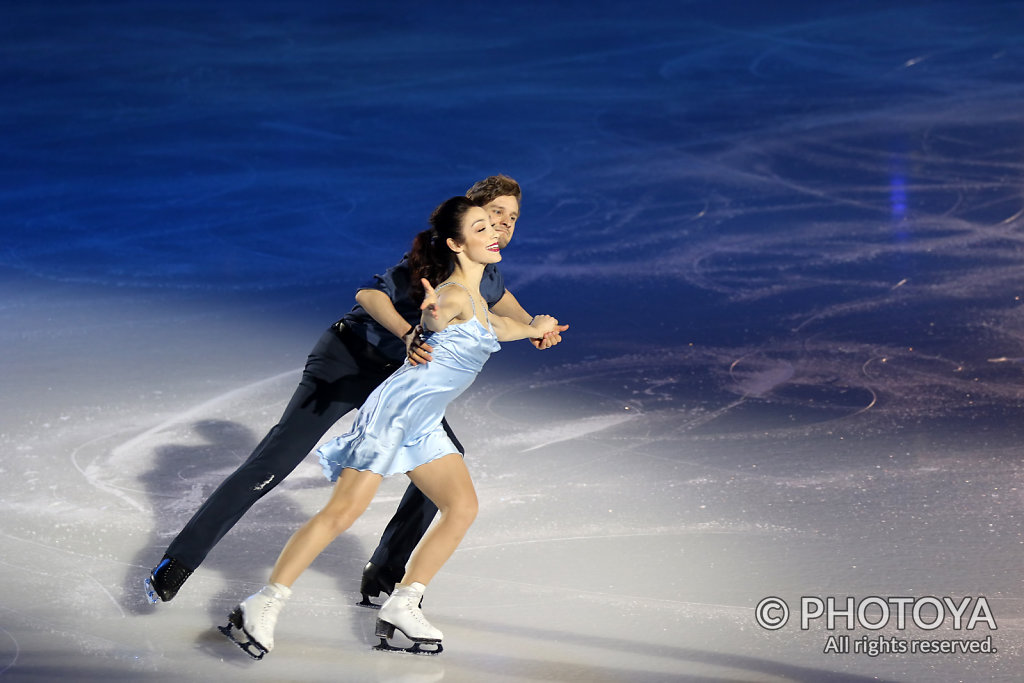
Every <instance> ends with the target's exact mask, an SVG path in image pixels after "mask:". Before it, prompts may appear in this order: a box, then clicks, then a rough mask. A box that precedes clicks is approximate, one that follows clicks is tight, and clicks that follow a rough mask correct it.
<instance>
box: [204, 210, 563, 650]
mask: <svg viewBox="0 0 1024 683" xmlns="http://www.w3.org/2000/svg"><path fill="white" fill-rule="evenodd" d="M430 224H431V226H432V227H431V229H430V230H425V231H424V232H421V233H420V234H418V235H417V236H416V239H415V241H414V242H413V247H412V251H411V252H410V256H409V259H410V270H411V272H412V277H413V283H414V285H415V284H416V283H417V282H418V283H419V285H420V286H421V287H422V292H423V304H422V305H421V307H420V308H421V310H422V314H421V324H422V326H423V328H424V330H425V331H428V332H429V338H428V342H429V343H430V344H431V345H433V347H434V351H433V360H432V361H431V362H430V363H427V364H420V365H412V364H411V363H410V362H409V361H406V363H405V365H403V366H402V367H401V368H399V369H398V370H397V371H395V373H394V374H393V375H391V377H389V378H388V379H387V380H385V381H384V383H383V384H381V385H380V386H379V387H377V389H376V390H374V392H373V393H372V394H370V396H369V397H368V398H367V399H366V402H365V403H364V404H363V406H362V408H360V410H359V417H358V418H357V419H356V422H355V424H354V425H353V427H352V430H351V431H350V432H349V433H348V434H345V435H344V436H340V437H337V438H336V439H334V440H332V441H330V442H328V443H327V444H325V445H324V446H322V447H321V448H320V449H319V455H320V462H321V464H322V465H323V468H324V473H325V474H326V475H327V476H328V478H330V479H331V480H332V481H333V480H337V483H336V484H335V486H334V491H333V492H332V494H331V499H330V500H329V501H328V502H327V505H325V506H324V508H323V509H322V510H320V511H319V512H318V513H316V515H314V516H313V518H312V519H310V520H309V521H308V522H306V524H304V525H303V526H302V527H301V528H300V529H299V530H298V531H296V532H295V533H294V534H293V535H292V537H291V538H290V539H289V540H288V542H287V543H286V544H285V547H284V550H282V551H281V555H280V556H279V557H278V559H277V563H276V564H275V565H274V569H273V571H272V572H271V574H270V581H269V582H268V584H267V585H266V586H264V587H263V588H262V589H261V590H260V591H259V592H257V593H254V594H253V595H251V596H249V597H248V598H246V599H245V600H243V601H242V602H241V603H240V604H239V605H238V606H237V607H236V608H235V609H234V611H233V612H232V613H231V615H230V616H229V618H228V625H227V626H222V627H220V630H221V631H222V632H223V633H224V634H225V635H226V636H228V637H229V638H230V639H231V640H233V641H235V643H237V644H238V645H239V647H241V648H242V649H243V650H245V652H246V653H248V654H249V655H250V656H251V657H253V658H255V659H261V658H262V657H263V655H264V654H266V653H267V652H269V651H270V650H271V649H272V648H273V647H274V626H275V624H276V622H277V617H278V615H279V614H280V612H281V608H282V607H283V606H284V603H285V602H286V601H287V599H288V598H289V597H290V596H291V592H292V591H291V586H292V584H293V583H294V582H295V580H296V579H297V578H298V577H299V575H300V574H302V572H303V571H305V569H306V568H307V567H309V565H310V564H311V563H312V562H313V560H314V559H315V558H316V557H317V556H318V555H319V554H320V553H321V552H322V551H323V549H324V548H326V547H327V546H328V545H329V544H330V543H331V542H332V541H333V540H334V539H335V538H336V537H337V536H338V535H339V534H340V533H341V532H343V531H345V530H346V529H348V528H349V527H350V526H351V525H352V523H353V522H354V521H355V520H356V519H357V518H358V517H359V516H360V515H361V514H362V513H363V511H365V510H366V508H367V506H369V504H370V501H371V500H372V499H373V497H374V495H375V494H376V492H377V488H378V487H379V486H380V482H381V480H382V478H383V477H385V476H388V475H391V474H397V473H401V472H404V473H406V474H407V475H408V476H409V478H410V479H411V480H412V482H413V483H414V484H415V485H416V486H417V487H418V488H419V489H420V490H421V491H423V493H424V494H425V495H426V496H427V497H428V498H430V500H431V501H432V502H433V503H434V504H435V505H436V506H437V507H438V509H439V510H440V513H441V517H440V520H439V521H438V523H437V524H436V525H434V526H433V527H431V529H430V530H429V531H428V532H427V534H426V536H424V537H423V540H422V541H421V542H420V543H419V545H418V546H417V547H416V550H415V552H414V553H413V555H412V557H411V558H410V560H409V564H408V567H407V568H406V573H405V576H404V578H403V579H402V581H401V582H400V583H399V584H398V585H397V586H396V587H395V590H394V592H393V593H392V594H391V596H390V597H389V598H388V600H387V601H386V602H385V603H384V604H383V605H382V606H381V609H380V617H379V618H378V619H377V624H376V634H377V635H378V636H379V637H380V638H381V642H380V644H379V645H378V646H377V649H404V648H395V647H393V646H391V645H390V644H388V642H387V639H388V638H390V637H392V636H393V635H394V631H395V629H396V628H397V629H398V630H400V631H401V632H402V633H403V634H405V636H406V637H408V638H409V639H410V640H412V641H413V643H414V645H413V646H412V647H411V648H408V650H409V651H410V652H416V653H422V654H437V653H438V652H441V649H442V646H441V639H442V634H441V631H439V630H438V629H436V628H434V627H433V626H432V625H431V624H430V623H429V622H428V621H427V620H426V618H425V617H424V616H423V612H422V611H421V610H420V607H419V605H420V600H421V598H422V597H423V591H424V590H425V588H426V586H427V585H428V584H429V583H430V580H431V579H433V578H434V575H435V574H436V573H437V571H438V570H439V569H440V568H441V566H442V565H443V564H444V563H445V561H447V559H448V558H449V557H450V556H451V554H452V553H453V552H454V551H455V548H456V547H457V546H458V545H459V542H460V541H461V540H462V537H463V536H464V535H465V534H466V531H467V530H468V529H469V526H470V524H472V522H473V519H474V518H475V517H476V512H477V500H476V491H475V490H474V489H473V482H472V480H471V479H470V476H469V470H467V469H466V464H465V462H464V461H463V459H462V456H461V455H459V452H458V449H456V448H455V446H454V445H453V444H452V442H451V440H450V439H449V438H448V436H447V434H446V433H445V431H444V429H443V428H442V427H441V419H442V418H443V417H444V410H445V407H446V406H447V405H448V403H450V402H451V401H452V399H454V398H455V397H456V396H458V395H459V394H461V393H462V392H463V391H464V390H465V389H466V388H467V387H468V386H469V385H470V384H471V383H472V382H473V380H474V379H475V378H476V375H477V373H479V372H480V369H481V368H482V367H483V364H484V362H485V361H486V360H487V358H488V357H489V356H490V354H491V353H493V352H494V351H497V350H498V349H499V348H500V347H499V345H498V341H513V340H516V339H526V338H531V339H539V338H541V337H543V336H544V334H545V333H546V332H549V331H552V330H554V329H556V326H557V325H558V321H557V320H555V319H554V318H552V317H551V316H547V315H538V316H536V317H535V318H534V320H533V321H532V322H531V323H530V324H529V325H526V324H524V323H521V322H518V321H515V320H512V319H511V318H505V317H502V316H498V315H490V314H489V313H488V310H487V303H486V302H485V301H484V299H483V297H481V295H480V291H479V290H480V280H481V276H482V275H483V271H484V266H485V265H487V264H488V263H496V262H497V261H500V260H501V254H500V253H499V249H498V235H497V232H496V231H495V229H494V228H493V227H492V226H491V223H490V220H489V218H488V216H487V212H486V211H484V210H483V209H482V208H480V207H479V206H476V205H475V204H473V203H472V202H471V201H470V200H469V199H466V198H465V197H452V198H451V199H449V200H447V201H445V202H444V203H442V204H441V205H440V206H438V207H437V208H436V209H435V210H434V213H433V214H432V215H431V217H430ZM435 287H436V288H435ZM418 289H420V288H419V287H415V286H414V287H413V294H412V296H414V297H418V292H417V291H416V290H418ZM239 632H241V634H244V637H243V636H242V635H240V634H239ZM423 643H428V644H431V648H432V649H427V650H423V649H421V648H420V644H423Z"/></svg>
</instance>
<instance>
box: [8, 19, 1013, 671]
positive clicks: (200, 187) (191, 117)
mask: <svg viewBox="0 0 1024 683" xmlns="http://www.w3.org/2000/svg"><path fill="white" fill-rule="evenodd" d="M3 15H4V20H3V21H2V22H0V36H2V41H0V46H2V47H0V53H2V55H3V61H2V66H0V79H2V83H3V93H4V95H3V104H2V105H0V134H2V139H3V144H2V145H0V160H2V162H0V176H2V182H0V226H2V239H0V340H2V341H0V343H2V347H0V348H2V354H0V386H2V390H0V510H2V517H0V519H2V520H3V524H2V529H0V587H2V589H0V679H3V680H5V681H6V680H10V681H12V682H14V681H50V680H75V681H181V680H189V681H235V680H240V681H401V682H408V683H427V682H433V681H445V682H449V683H461V682H478V681H487V682H488V683H492V682H493V683H506V682H508V683H512V682H521V681H581V682H583V681H585V682H587V683H594V682H598V681H629V682H631V683H645V682H655V681H808V682H824V683H839V682H842V683H847V682H850V683H853V682H860V681H914V682H918V681H1018V680H1021V677H1022V673H1021V672H1022V671H1024V647H1022V640H1024V586H1022V572H1021V567H1022V565H1024V462H1022V458H1021V453H1022V449H1024V445H1022V443H1021V441H1022V437H1024V422H1022V417H1024V301H1022V297H1024V270H1022V261H1024V116H1022V111H1024V3H1020V2H981V3H978V2H966V1H961V2H908V3H892V2H877V1H868V2H826V3H820V4H818V5H816V6H815V7H814V8H808V7H807V3H802V2H801V3H795V2H782V3H756V2H749V1H743V2H733V3H729V2H717V3H716V2H708V1H705V0H700V1H696V2H672V1H670V0H637V1H636V2H629V3H612V2H594V1H593V0H589V1H588V2H582V1H580V2H576V1H573V2H552V3H541V2H526V3H511V4H507V5H503V6H500V7H495V8H490V9H485V8H483V7H478V6H470V5H464V4H462V3H455V2H441V3H415V4H414V3H394V4H390V5H388V4H383V3H382V4H381V5H380V6H376V5H370V4H356V3H344V2H327V1H324V2H310V1H307V0H299V1H298V2H291V3H276V2H264V1H256V2H247V3H240V2H225V3H207V2H195V1H186V2H181V1H179V2H173V3H171V2H152V3H149V2H147V3H141V2H128V1H122V2H112V1H97V2H88V3H84V2H73V1H69V0H61V1H55V2H48V3H20V4H15V3H8V6H6V7H5V8H4V11H3ZM499 172H501V173H506V174H509V175H511V176H513V177H514V178H516V179H517V180H518V181H519V182H520V183H521V184H522V186H523V193H524V197H523V204H522V217H521V219H520V221H519V225H518V227H517V230H516V233H515V238H514V240H513V243H512V245H511V246H510V247H509V248H508V249H507V250H505V252H503V256H504V260H503V261H502V264H501V268H502V272H503V273H504V275H505V280H506V284H507V285H508V286H509V289H510V290H512V291H513V292H514V293H515V295H516V296H517V298H518V299H519V301H520V302H522V303H523V305H524V306H525V307H526V309H527V310H529V311H530V312H531V313H550V314H552V315H555V316H556V317H558V318H559V319H561V320H563V321H564V322H568V323H569V324H570V325H571V328H570V330H569V331H568V332H567V333H566V334H565V337H564V341H563V342H562V344H561V345H559V346H557V347H555V348H553V349H550V350H547V351H543V352H538V351H536V350H534V349H533V348H532V347H530V346H529V345H528V344H526V343H525V342H510V343H506V344H505V345H504V349H503V350H502V351H501V352H500V353H498V354H496V355H495V356H494V357H493V358H492V360H491V361H490V362H489V363H488V365H487V367H486V368H485V369H484V371H483V373H482V374H481V376H480V378H479V379H478V380H477V382H476V383H475V384H474V385H473V386H472V387H471V388H470V390H469V391H467V392H466V394H464V395H463V396H462V397H461V398H460V399H459V400H458V401H457V402H456V403H455V404H454V405H453V406H452V407H451V409H450V411H449V420H450V422H451V424H452V426H453V428H454V429H455V431H456V433H457V434H458V436H459V438H460V440H461V441H462V442H463V443H464V444H465V445H466V447H467V462H468V463H469V466H470V470H471V472H472V474H473V477H474V480H475V482H476V485H477V490H478V495H479V498H480V508H481V510H480V515H479V517H478V518H477V521H476V523H475V525H474V526H473V528H472V529H471V530H470V532H469V535H468V536H467V537H466V539H465V541H464V542H463V544H462V546H461V547H460V548H459V550H458V551H457V552H456V554H455V555H454V557H453V558H452V559H451V561H450V562H449V563H448V564H447V565H446V566H445V568H444V569H443V570H442V572H441V573H440V574H439V575H438V577H437V578H436V579H435V581H434V582H433V583H432V584H431V586H430V589H429V591H428V593H427V598H426V602H425V604H424V609H425V612H426V614H427V616H428V617H429V618H430V619H431V621H432V622H433V623H434V624H436V625H437V626H438V627H439V628H441V629H442V630H443V631H444V634H445V643H444V644H445V651H444V652H443V653H442V654H441V655H439V656H437V657H415V656H409V655H401V654H387V653H379V652H375V651H373V650H372V649H371V647H372V646H373V645H374V644H375V643H376V642H377V640H376V639H375V638H374V636H373V626H374V618H375V613H374V612H372V611H370V610H367V609H365V608H362V607H358V606H357V605H356V602H357V601H358V600H359V590H358V589H359V576H360V572H361V570H362V567H363V564H364V563H365V562H366V561H367V559H368V558H369V555H370V553H371V552H372V550H373V548H374V547H375V546H376V543H377V539H378V538H379V534H380V532H381V531H382V529H383V527H384V525H385V523H386V522H387V520H388V519H389V518H390V516H391V514H392V512H393V511H394V508H395V506H396V504H397V502H398V500H399V498H400V497H401V494H402V492H403V491H404V489H405V485H406V480H405V479H404V478H402V477H396V478H392V479H388V480H386V481H385V483H384V485H383V486H382V488H381V491H380V494H379V495H378V497H377V499H376V500H375V501H374V503H373V504H372V506H371V507H370V509H369V510H368V511H367V513H366V514H365V515H364V516H363V517H362V518H361V519H360V520H359V521H358V523H357V524H356V526H355V527H354V528H353V529H352V530H351V531H350V532H349V533H347V534H346V535H344V536H343V537H341V538H339V539H338V540H337V541H336V542H335V543H334V544H333V545H332V546H331V547H330V548H329V549H328V551H327V552H325V553H324V554H323V555H322V556H321V557H320V558H319V559H318V560H317V561H316V563H315V564H314V566H313V568H312V569H311V570H310V571H309V572H308V573H307V574H305V575H304V576H303V577H302V578H301V579H300V580H299V582H298V583H296V585H295V594H294V597H293V598H292V600H291V602H290V603H289V604H288V606H287V608H286V609H285V611H284V613H283V615H282V617H281V620H280V622H279V624H278V628H277V643H276V647H275V648H274V650H273V652H272V653H270V654H269V655H268V656H267V657H266V658H265V659H264V660H262V661H253V660H250V659H249V658H248V657H246V656H245V655H244V653H242V652H241V651H240V650H239V649H238V648H236V647H234V646H233V645H231V644H230V643H229V642H228V641H227V640H225V639H224V637H223V636H221V635H220V634H219V633H218V632H217V630H216V628H215V627H216V626H217V625H219V624H223V623H225V621H226V617H227V614H228V612H229V611H230V610H231V609H232V607H234V605H235V604H236V603H237V602H238V601H239V600H240V599H242V598H244V597H245V596H247V595H249V594H250V593H252V592H253V591H255V590H257V589H258V588H259V587H260V586H262V585H263V583H264V582H265V580H266V578H267V576H268V574H269V571H270V568H271V566H272V565H273V562H274V560H275V558H276V557H277V554H278V552H279V551H280V549H281V547H282V546H283V544H284V543H285V541H286V540H287V539H288V537H289V536H290V535H291V533H292V532H293V531H294V530H295V529H296V528H297V527H298V525H299V524H301V523H302V522H304V521H305V520H306V519H307V518H308V517H309V515H311V514H313V513H314V512H315V511H316V510H317V509H319V507H320V506H321V505H322V504H323V503H324V502H325V501H326V500H327V497H328V495H329V491H330V486H329V484H328V482H327V481H326V480H325V479H324V478H323V477H322V475H321V474H320V470H319V466H318V465H317V464H316V462H315V458H313V457H310V458H308V459H307V460H306V462H304V463H303V464H302V465H301V466H300V467H299V469H297V470H296V471H295V473H294V474H293V475H292V476H291V477H289V478H288V479H287V480H286V481H285V482H284V483H282V484H281V485H280V486H278V487H277V488H276V489H275V490H274V491H272V492H271V493H270V494H269V495H268V496H267V497H266V498H264V499H263V500H262V501H260V502H259V503H258V504H257V505H256V506H255V507H253V509H252V510H251V511H250V513H249V514H248V515H246V516H245V517H244V518H243V519H242V520H241V521H240V522H239V523H238V525H237V526H236V527H235V528H234V529H233V530H232V531H231V533H230V534H228V536H226V537H225V538H224V540H223V541H222V542H221V543H220V544H219V545H218V546H217V547H216V548H215V549H214V551H213V552H212V553H211V554H210V556H209V558H208V559H207V561H206V563H205V564H204V565H203V566H202V567H200V569H199V570H198V571H197V572H196V573H195V574H194V575H193V577H192V578H191V579H190V580H189V581H188V583H186V584H185V587H184V588H183V589H182V591H181V593H180V594H179V595H178V597H177V598H176V599H175V600H174V601H172V602H170V603H161V604H158V605H150V604H148V603H147V602H146V601H145V600H144V597H143V592H142V581H143V579H144V578H145V576H147V575H148V572H149V570H150V569H151V568H152V567H153V565H154V564H155V563H156V562H157V561H159V559H160V557H161V555H162V553H163V550H164V548H165V547H166V546H167V544H168V542H169V541H170V540H171V539H172V538H173V537H174V535H175V534H176V533H177V531H178V530H180V529H181V527H182V526H183V525H184V524H185V522H186V521H187V520H188V519H189V517H190V516H191V514H192V513H193V512H194V511H195V509H196V508H197V507H198V506H199V504H200V503H201V502H202V501H203V500H204V499H205V498H206V496H207V495H209V493H210V492H211V491H212V490H213V489H214V487H215V486H216V485H217V484H218V483H219V482H220V481H221V480H222V479H223V478H224V477H225V476H226V475H227V474H229V473H230V472H231V471H233V469H234V468H235V467H236V466H237V465H238V464H240V463H241V462H242V461H243V460H244V459H245V458H246V457H247V456H248V454H249V453H250V452H251V450H252V448H253V447H254V446H255V445H256V443H257V442H258V441H259V440H260V439H261V438H262V437H263V435H264V434H265V433H266V431H267V430H268V429H269V428H270V427H271V426H272V425H273V424H274V423H275V422H276V420H277V418H278V416H279V415H280V413H281V410H282V409H283V407H284V405H285V403H286V402H287V400H288V398H289V397H290V395H291V392H292V390H293V388H294V386H295V384H296V382H297V380H298V377H299V372H300V371H301V368H302V365H303V362H304V360H305V357H306V354H307V353H308V352H309V350H310V349H311V348H312V346H313V344H314V342H315V341H316V339H317V337H318V336H319V334H320V333H321V332H322V330H323V329H324V328H326V327H327V326H328V325H329V324H331V323H333V322H334V321H335V320H337V319H338V318H340V317H341V316H342V315H343V314H344V313H345V312H347V311H348V310H349V308H350V307H351V306H352V304H353V294H354V292H355V290H356V288H357V287H358V286H359V285H360V284H361V283H363V282H364V281H365V280H366V279H367V278H368V277H369V276H370V275H372V274H374V273H378V272H382V271H383V270H384V269H385V268H387V267H388V266H389V265H391V264H392V263H394V262H395V261H397V260H398V258H399V257H400V256H401V254H402V253H403V251H404V250H405V249H406V248H407V247H408V245H409V243H410V242H411V239H412V236H413V234H414V233H415V232H416V231H418V230H420V229H422V228H423V227H425V222H426V218H427V216H428V215H429V213H430V211H431V209H432V208H433V207H434V206H435V205H436V204H437V203H439V202H440V201H441V200H443V199H445V198H447V197H448V196H451V195H454V194H461V193H463V192H464V191H465V190H466V188H467V187H468V186H469V185H470V184H472V183H473V182H474V181H476V180H478V179H480V178H482V177H484V176H487V175H490V174H493V173H499ZM353 417H354V415H350V416H348V417H347V418H345V419H343V420H342V421H341V422H339V423H338V425H336V427H335V429H334V430H332V432H331V433H330V434H328V436H333V435H335V434H338V433H341V432H343V431H345V429H346V427H347V426H348V424H349V423H350V422H351V420H352V418H353ZM773 598H774V599H777V600H778V602H771V601H770V599H773ZM848 600H849V601H850V602H849V603H848ZM759 605H760V607H761V609H758V607H759ZM818 605H821V606H822V610H821V611H822V614H820V615H818V614H817V612H818V610H817V606H818ZM850 605H852V610H851V609H849V606H850ZM847 612H849V614H850V616H849V621H851V622H853V623H849V624H848V617H847V615H846V613H847ZM787 613H788V620H786V621H785V623H780V620H781V619H782V617H784V616H785V615H786V614H787ZM828 613H831V616H832V617H833V619H834V623H832V624H829V623H828V619H827V617H828V616H829V614H828ZM837 613H838V614H837ZM769 626H770V627H772V628H769ZM851 626H852V628H848V627H851ZM776 627H777V628H776ZM844 639H845V640H844ZM845 648H848V651H844V650H845ZM938 648H945V649H948V650H954V651H949V652H935V651H931V650H934V649H938ZM963 650H966V651H963Z"/></svg>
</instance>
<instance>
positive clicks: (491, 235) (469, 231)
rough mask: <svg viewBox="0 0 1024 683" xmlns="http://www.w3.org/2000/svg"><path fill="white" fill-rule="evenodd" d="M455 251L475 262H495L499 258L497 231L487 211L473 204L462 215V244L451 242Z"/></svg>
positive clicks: (450, 245) (499, 248)
mask: <svg viewBox="0 0 1024 683" xmlns="http://www.w3.org/2000/svg"><path fill="white" fill-rule="evenodd" d="M448 246H449V247H451V248H452V251H455V252H456V253H462V254H463V255H465V256H466V257H467V258H468V259H469V260H470V261H473V262H475V263H497V262H498V261H500V260H501V247H500V245H499V244H498V231H497V230H495V229H494V226H492V225H491V219H490V218H489V217H488V215H487V212H486V211H484V210H483V209H482V208H480V207H479V206H474V207H473V208H471V209H470V210H469V211H467V212H466V215H465V216H463V217H462V244H451V241H450V240H449V245H448Z"/></svg>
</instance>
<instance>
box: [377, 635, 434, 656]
mask: <svg viewBox="0 0 1024 683" xmlns="http://www.w3.org/2000/svg"><path fill="white" fill-rule="evenodd" d="M423 645H426V646H427V647H428V648H430V649H424V648H423V647H422V646H423ZM373 649H374V650H377V651H378V652H402V653H404V654H409V655H427V656H433V655H439V654H441V653H442V652H444V646H443V645H441V641H440V640H423V641H419V642H414V643H413V644H412V645H411V646H409V647H397V646H395V645H392V644H391V643H389V642H388V640H387V638H381V639H380V642H379V643H378V644H376V645H374V646H373Z"/></svg>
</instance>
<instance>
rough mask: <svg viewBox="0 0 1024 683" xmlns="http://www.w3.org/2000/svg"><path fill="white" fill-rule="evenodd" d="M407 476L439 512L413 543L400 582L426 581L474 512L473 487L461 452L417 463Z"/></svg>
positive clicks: (443, 559) (436, 568) (438, 565)
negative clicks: (422, 463) (436, 518)
mask: <svg viewBox="0 0 1024 683" xmlns="http://www.w3.org/2000/svg"><path fill="white" fill-rule="evenodd" d="M409 478H410V479H411V480H412V483H414V484H416V487H417V488H418V489H419V490H420V491H422V492H423V494H424V495H425V496H426V497H427V498H429V499H430V500H431V501H432V502H433V503H434V505H436V506H437V509H438V510H439V511H440V512H441V518H440V519H439V520H438V522H437V524H435V525H434V526H432V527H431V528H430V529H429V530H428V531H427V533H426V535H425V536H424V537H423V540H422V541H420V543H419V545H417V546H416V550H415V551H414V552H413V554H412V557H411V558H409V565H408V566H407V567H406V571H405V577H404V578H403V579H402V583H403V584H406V585H408V584H411V583H413V582H416V583H422V584H423V585H424V586H425V585H427V584H428V583H430V580H431V579H433V578H434V575H435V574H436V573H437V572H438V570H439V569H440V568H441V566H442V565H443V564H444V563H445V562H446V561H447V560H448V558H449V557H451V555H452V553H453V552H455V548H457V547H458V545H459V543H460V542H461V541H462V538H463V536H465V535H466V531H468V530H469V527H470V525H471V524H473V520H474V519H475V518H476V513H477V499H476V489H474V488H473V480H472V479H471V478H470V476H469V470H468V469H467V468H466V463H465V461H464V460H463V459H462V456H461V455H459V454H458V453H451V454H449V455H446V456H444V457H442V458H438V459H437V460H432V461H430V462H428V463H426V464H424V465H420V466H419V467H417V468H416V469H414V470H413V471H411V472H409Z"/></svg>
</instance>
